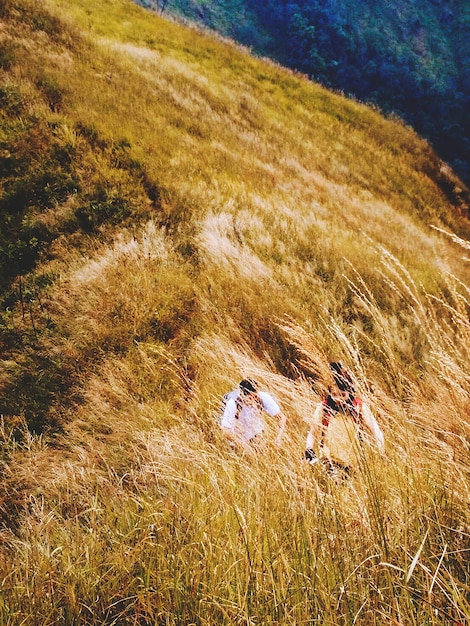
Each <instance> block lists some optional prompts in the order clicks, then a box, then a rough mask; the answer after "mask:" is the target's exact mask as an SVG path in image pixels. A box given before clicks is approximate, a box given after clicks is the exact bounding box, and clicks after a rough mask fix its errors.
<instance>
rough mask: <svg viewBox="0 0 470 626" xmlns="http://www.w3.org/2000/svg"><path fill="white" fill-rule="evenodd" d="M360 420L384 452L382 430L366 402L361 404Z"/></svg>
mask: <svg viewBox="0 0 470 626" xmlns="http://www.w3.org/2000/svg"><path fill="white" fill-rule="evenodd" d="M362 421H363V423H364V426H367V428H368V429H369V431H370V432H371V434H372V436H373V437H374V439H375V442H376V444H377V447H378V449H379V450H380V452H384V450H385V440H384V435H383V432H382V431H381V430H380V426H379V425H378V423H377V420H376V419H375V417H374V416H373V414H372V411H371V410H370V408H369V406H368V405H367V404H363V405H362Z"/></svg>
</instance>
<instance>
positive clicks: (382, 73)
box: [137, 0, 470, 185]
mask: <svg viewBox="0 0 470 626" xmlns="http://www.w3.org/2000/svg"><path fill="white" fill-rule="evenodd" d="M137 2H138V4H141V5H143V6H146V7H149V8H153V9H154V10H157V11H167V12H169V13H171V14H172V15H178V16H180V17H183V16H184V18H183V19H188V18H189V19H191V20H195V21H196V22H197V23H199V24H203V25H204V26H206V27H209V28H211V29H214V30H215V31H217V32H219V33H222V34H223V35H225V36H228V37H231V38H233V39H235V40H236V41H238V42H240V43H242V44H244V45H246V46H248V47H250V48H251V49H252V50H254V51H256V53H257V54H260V55H262V56H268V57H270V58H273V59H276V60H277V61H278V62H280V63H282V64H283V65H285V66H287V67H290V68H292V69H296V70H298V71H301V72H304V73H306V74H308V76H310V77H312V78H313V79H314V80H316V81H318V82H320V83H322V84H323V85H325V86H329V87H331V88H333V89H336V90H340V91H342V92H344V93H347V94H353V96H354V97H355V98H359V99H360V100H362V101H366V102H372V103H375V104H376V105H378V106H380V107H381V109H382V110H383V111H386V112H394V113H395V114H397V115H400V116H401V117H402V118H403V119H405V120H406V121H407V123H408V124H410V125H411V126H412V127H413V128H414V129H415V130H416V131H417V132H418V133H420V134H421V135H422V136H424V137H426V138H427V139H428V140H429V141H431V143H432V145H433V146H434V147H435V149H436V150H437V151H438V153H439V154H440V156H441V158H443V159H445V160H446V161H447V162H449V163H450V164H451V165H452V167H453V168H454V169H455V170H456V171H458V172H459V173H460V176H462V177H463V178H464V180H465V181H466V183H467V185H468V184H469V181H470V170H469V165H468V164H469V161H470V128H469V124H468V113H467V112H468V108H469V96H470V81H469V73H468V59H469V52H470V48H469V43H468V42H470V12H469V9H468V2H466V0H432V2H430V1H429V0H427V1H424V2H423V1H422V0H389V1H387V2H380V3H377V2H375V1H374V0H361V1H360V2H358V0H343V2H325V1H324V0H296V2H285V1H284V0H262V1H257V0H249V1H247V0H217V1H215V2H207V1H206V0H137Z"/></svg>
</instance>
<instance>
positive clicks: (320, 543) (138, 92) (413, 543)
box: [0, 0, 470, 624]
mask: <svg viewBox="0 0 470 626" xmlns="http://www.w3.org/2000/svg"><path fill="white" fill-rule="evenodd" d="M0 10H1V18H2V23H1V26H2V27H1V30H0V43H1V57H0V58H1V70H0V71H1V76H2V81H1V88H0V98H1V102H2V112H1V136H0V156H1V188H0V191H1V195H0V203H1V214H0V220H1V222H0V225H1V233H0V237H1V240H0V245H1V262H2V274H1V281H2V282H1V289H2V299H3V307H2V317H1V338H0V341H1V348H2V360H1V363H0V365H1V370H0V389H1V396H0V412H1V414H2V431H1V432H2V437H3V445H2V461H3V471H2V478H1V483H0V485H1V498H2V506H1V514H2V522H3V535H4V544H3V546H2V548H1V559H2V570H3V574H4V578H3V583H2V584H3V587H2V592H3V596H2V600H1V603H0V615H1V620H3V622H4V623H8V622H10V623H18V622H22V623H25V624H28V623H31V624H33V623H34V624H38V623H41V624H49V623H53V622H57V621H59V622H60V621H62V622H63V623H74V622H75V623H79V622H80V623H86V624H103V623H110V624H111V623H122V624H127V623H129V624H131V623H137V622H139V623H142V624H155V623H169V624H173V623H198V624H204V623H205V624H208V623H227V624H233V623H252V622H253V620H254V619H255V618H256V620H257V621H258V622H259V623H280V624H281V623H290V624H296V623H299V624H300V623H305V621H306V620H307V619H309V616H311V615H312V614H318V615H322V616H323V618H324V620H325V623H332V619H333V618H334V615H335V614H336V612H337V611H338V610H340V611H341V615H342V616H343V619H345V620H346V619H348V616H349V619H354V616H356V617H357V619H354V621H355V623H359V622H360V616H361V612H362V611H363V612H364V620H365V621H364V622H363V623H370V621H369V622H367V619H369V618H370V616H371V615H374V616H375V618H376V623H379V622H380V619H381V618H380V617H379V616H380V615H382V614H384V615H386V616H387V617H389V618H390V619H396V620H398V619H402V617H401V616H402V615H405V617H406V619H405V618H403V619H405V621H408V622H409V623H413V620H415V621H416V623H419V622H420V620H423V619H425V618H429V619H431V618H430V617H429V616H430V615H431V616H435V615H437V616H438V617H433V619H435V622H434V623H445V619H447V617H446V616H448V615H451V616H452V617H453V618H454V619H461V618H462V615H463V614H464V613H465V611H466V610H468V603H467V604H465V602H466V600H465V585H466V584H467V582H466V580H467V579H466V575H467V574H466V571H465V560H464V559H465V550H467V547H468V536H469V534H468V529H469V521H468V506H467V505H468V493H467V491H468V490H467V491H466V490H465V489H466V487H465V485H468V483H467V480H468V415H467V396H468V391H467V375H466V371H468V369H467V366H468V354H469V351H468V347H469V342H468V290H467V288H466V284H468V272H469V270H468V262H467V259H466V258H465V257H463V254H462V250H463V248H462V246H463V247H465V246H466V245H467V244H466V240H467V239H468V235H469V230H470V228H469V226H470V225H469V221H468V215H467V213H468V205H467V204H466V197H465V194H464V192H463V191H462V188H461V187H460V186H459V181H458V180H457V179H456V178H455V177H454V176H453V175H452V173H451V172H449V171H448V170H447V168H445V167H444V166H443V164H442V163H441V162H440V161H439V159H438V158H437V157H436V155H435V154H434V153H433V152H432V150H431V149H430V148H429V146H428V145H427V144H426V143H425V142H423V141H422V140H421V139H419V137H417V136H416V134H415V133H413V132H412V131H411V130H410V129H409V128H406V127H405V126H404V125H403V124H401V123H399V122H398V121H393V120H392V121H390V120H385V119H384V118H383V117H381V116H380V115H379V113H378V112H377V111H374V110H373V109H370V108H367V107H365V106H362V105H360V104H358V103H356V102H353V101H350V100H347V99H345V98H343V97H340V96H338V95H334V94H332V93H329V92H328V91H326V90H325V89H323V88H321V87H320V86H318V85H315V84H314V83H311V82H309V81H307V80H306V79H305V77H302V76H298V75H296V74H293V73H292V72H289V71H287V70H285V69H283V68H281V67H278V66H275V65H274V64H271V63H268V62H266V61H261V60H259V59H254V58H252V57H250V56H249V55H248V54H247V53H246V51H244V50H241V49H239V48H237V47H236V46H235V45H233V44H230V43H227V42H224V41H220V40H218V39H215V38H211V37H209V36H207V35H206V34H204V33H200V32H198V31H197V30H195V29H189V28H182V27H181V26H179V25H177V24H175V23H172V22H171V21H167V20H165V19H162V18H160V17H158V16H155V15H152V14H149V13H148V12H145V11H144V10H143V9H140V8H139V7H137V6H136V5H135V4H133V3H131V2H130V1H129V2H128V1H127V0H101V1H98V2H97V1H96V0H95V1H92V0H74V2H72V3H70V2H66V1H65V0H49V1H48V2H46V3H42V2H41V3H39V2H35V1H33V0H11V1H10V2H3V3H2V4H0ZM330 358H341V359H343V360H345V362H347V363H348V365H349V366H350V367H351V369H352V370H353V372H354V375H355V377H356V378H357V380H358V384H359V386H360V388H361V390H362V391H363V392H364V393H365V394H367V395H368V396H369V397H370V399H371V402H372V403H373V406H374V410H375V411H376V412H377V413H378V415H379V417H380V420H381V423H382V424H383V427H384V430H385V432H386V435H387V441H388V442H390V443H389V452H388V454H389V456H388V457H387V459H385V460H384V459H381V460H379V461H377V459H375V457H374V456H373V455H371V458H370V464H369V465H368V466H367V470H366V471H365V472H364V473H363V474H362V475H361V476H359V477H358V479H357V482H356V483H355V484H354V486H353V487H352V488H351V490H341V489H340V488H339V487H338V488H336V487H335V486H334V485H333V486H330V487H328V486H325V485H324V484H323V482H322V480H323V479H322V477H321V476H319V475H316V474H315V473H309V474H307V473H306V472H305V468H304V467H303V466H302V464H301V463H300V462H299V460H300V459H301V457H302V453H303V441H304V436H305V432H306V427H307V422H308V418H309V415H310V411H311V406H312V403H313V402H315V401H316V400H317V396H318V394H320V393H322V391H323V389H324V386H325V384H326V383H327V380H326V378H325V364H326V362H327V361H328V359H330ZM245 375H251V376H255V377H257V378H258V379H259V380H260V381H261V383H262V384H263V385H267V386H269V387H271V388H272V389H273V390H274V391H275V393H276V395H277V397H278V399H279V400H280V402H281V404H282V406H283V407H284V409H285V411H286V413H287V415H288V419H289V431H288V435H287V440H286V445H285V448H284V449H283V450H276V449H271V448H269V450H268V451H267V453H266V454H265V455H264V456H262V457H261V458H257V459H251V458H245V457H243V458H240V457H238V456H237V455H236V454H234V452H233V451H231V450H230V449H227V447H226V446H225V445H224V442H223V441H222V440H221V437H220V433H219V431H218V428H217V425H216V423H215V415H216V413H217V411H218V408H219V400H220V396H221V394H222V393H223V392H225V391H226V390H227V388H228V387H230V386H232V385H233V384H234V383H235V382H236V381H238V379H239V378H241V377H242V376H245ZM312 385H313V388H312ZM443 403H444V406H445V409H443V408H442V407H443ZM449 484H452V489H450V490H449V489H448V485H449ZM385 485H387V488H385ZM208 520H211V523H210V524H208ZM423 524H426V525H427V526H426V533H425V539H426V540H427V543H426V546H424V543H423V544H422V542H423V537H422V534H423ZM332 537H333V539H332ZM403 537H406V543H405V544H404V543H403V541H404V539H403ZM421 544H422V545H421ZM420 545H421V548H420ZM447 546H451V547H449V551H450V552H452V556H451V557H450V558H449V559H447V560H446V563H445V565H446V569H445V572H444V573H442V574H441V573H440V572H439V571H438V570H439V566H440V563H441V562H442V561H439V559H440V557H441V555H442V559H444V552H446V553H447V550H448V548H447ZM418 549H419V550H420V552H419V553H420V554H421V555H422V558H423V568H422V569H419V571H418V573H417V574H416V577H415V579H413V580H415V587H416V588H413V589H410V586H409V582H410V579H411V575H412V573H413V569H414V568H415V567H416V562H415V564H414V565H413V566H412V567H411V565H410V561H412V559H413V555H414V554H417V551H418ZM373 555H379V556H378V557H377V558H376V557H375V556H373ZM436 555H437V556H436ZM369 559H370V561H369ZM424 559H426V560H424ZM363 562H368V563H369V562H370V563H373V565H371V568H370V570H369V569H367V570H365V569H363V568H362V567H361V564H362V563H363ZM221 564H223V565H221ZM389 565H390V567H389ZM436 568H437V569H436ZM403 571H406V572H408V574H409V576H407V577H406V580H405V579H404V577H403ZM429 571H431V572H433V573H435V577H434V579H433V578H432V577H431V578H430V577H429V576H428V572H429ZM436 581H437V582H438V583H439V584H437V582H436ZM353 584H354V585H355V589H356V591H353V590H352V587H350V586H348V585H353ZM341 585H343V587H341ZM397 587H398V588H400V589H401V590H402V595H403V598H402V599H400V600H396V593H395V592H396V589H397ZM342 588H343V589H347V593H346V594H345V592H344V591H341V589H342ZM377 589H379V590H380V594H378V593H375V591H373V590H377ZM449 589H452V590H453V595H452V596H451V598H450V599H449V595H448V590H449ZM413 594H415V595H416V594H418V596H419V597H424V596H425V597H426V598H428V601H429V603H428V604H420V605H419V606H416V603H415V602H414V601H412V599H413V598H414V597H415V596H414V595H413ZM331 598H334V602H331ZM429 598H431V600H429ZM397 602H398V607H397ZM366 605H367V608H364V607H366ZM337 607H340V608H339V609H338V608H337ZM428 607H430V608H428ZM436 612H437V613H436ZM375 618H374V619H375ZM361 619H362V618H361ZM1 620H0V621H1ZM250 620H251V622H250ZM438 620H442V621H441V622H439V621H438ZM372 623H373V622H372Z"/></svg>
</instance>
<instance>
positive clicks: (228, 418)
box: [220, 398, 239, 443]
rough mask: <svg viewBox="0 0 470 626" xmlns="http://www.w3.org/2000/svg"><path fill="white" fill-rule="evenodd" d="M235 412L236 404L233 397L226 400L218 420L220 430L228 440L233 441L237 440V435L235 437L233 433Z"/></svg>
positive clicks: (236, 441)
mask: <svg viewBox="0 0 470 626" xmlns="http://www.w3.org/2000/svg"><path fill="white" fill-rule="evenodd" d="M236 414H237V404H236V402H235V400H233V398H230V400H228V401H227V404H226V405H225V409H224V414H223V415H222V420H221V422H220V425H221V428H222V432H223V433H224V435H225V436H226V437H227V439H229V440H230V441H233V442H235V443H238V442H239V437H237V435H236V433H235V424H236Z"/></svg>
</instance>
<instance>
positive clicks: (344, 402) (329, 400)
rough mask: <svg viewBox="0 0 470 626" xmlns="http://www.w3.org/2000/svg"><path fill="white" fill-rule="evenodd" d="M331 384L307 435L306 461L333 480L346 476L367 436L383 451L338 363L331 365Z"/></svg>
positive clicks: (367, 413) (378, 435)
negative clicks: (322, 469) (322, 470)
mask: <svg viewBox="0 0 470 626" xmlns="http://www.w3.org/2000/svg"><path fill="white" fill-rule="evenodd" d="M329 367H330V372H331V374H332V377H333V381H334V383H333V384H332V385H330V386H329V387H328V394H327V396H326V398H325V399H324V400H323V401H322V402H320V403H319V404H318V405H317V407H316V409H315V412H314V415H313V419H312V424H311V427H310V430H309V432H308V435H307V441H306V451H305V458H306V460H307V461H308V462H309V463H310V464H311V465H314V464H316V463H318V462H320V463H321V464H322V465H323V466H324V467H325V468H326V470H327V472H328V473H329V474H330V475H332V476H335V477H338V476H342V477H347V476H348V475H349V474H350V473H351V471H352V468H353V467H354V465H355V464H356V461H357V457H358V453H359V452H360V446H361V445H362V443H363V441H364V440H365V438H366V437H367V436H370V437H371V438H372V439H373V441H374V442H375V444H376V446H377V448H378V449H379V451H380V452H381V453H383V451H384V436H383V433H382V431H381V429H380V427H379V425H378V423H377V420H376V419H375V417H374V415H373V414H372V411H371V410H370V407H369V406H368V404H367V403H365V402H363V401H362V399H361V398H359V397H358V396H357V395H356V393H355V389H354V385H353V381H352V378H351V376H350V374H349V372H348V371H347V370H346V369H345V368H344V367H343V366H342V365H341V363H338V362H333V363H330V365H329Z"/></svg>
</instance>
